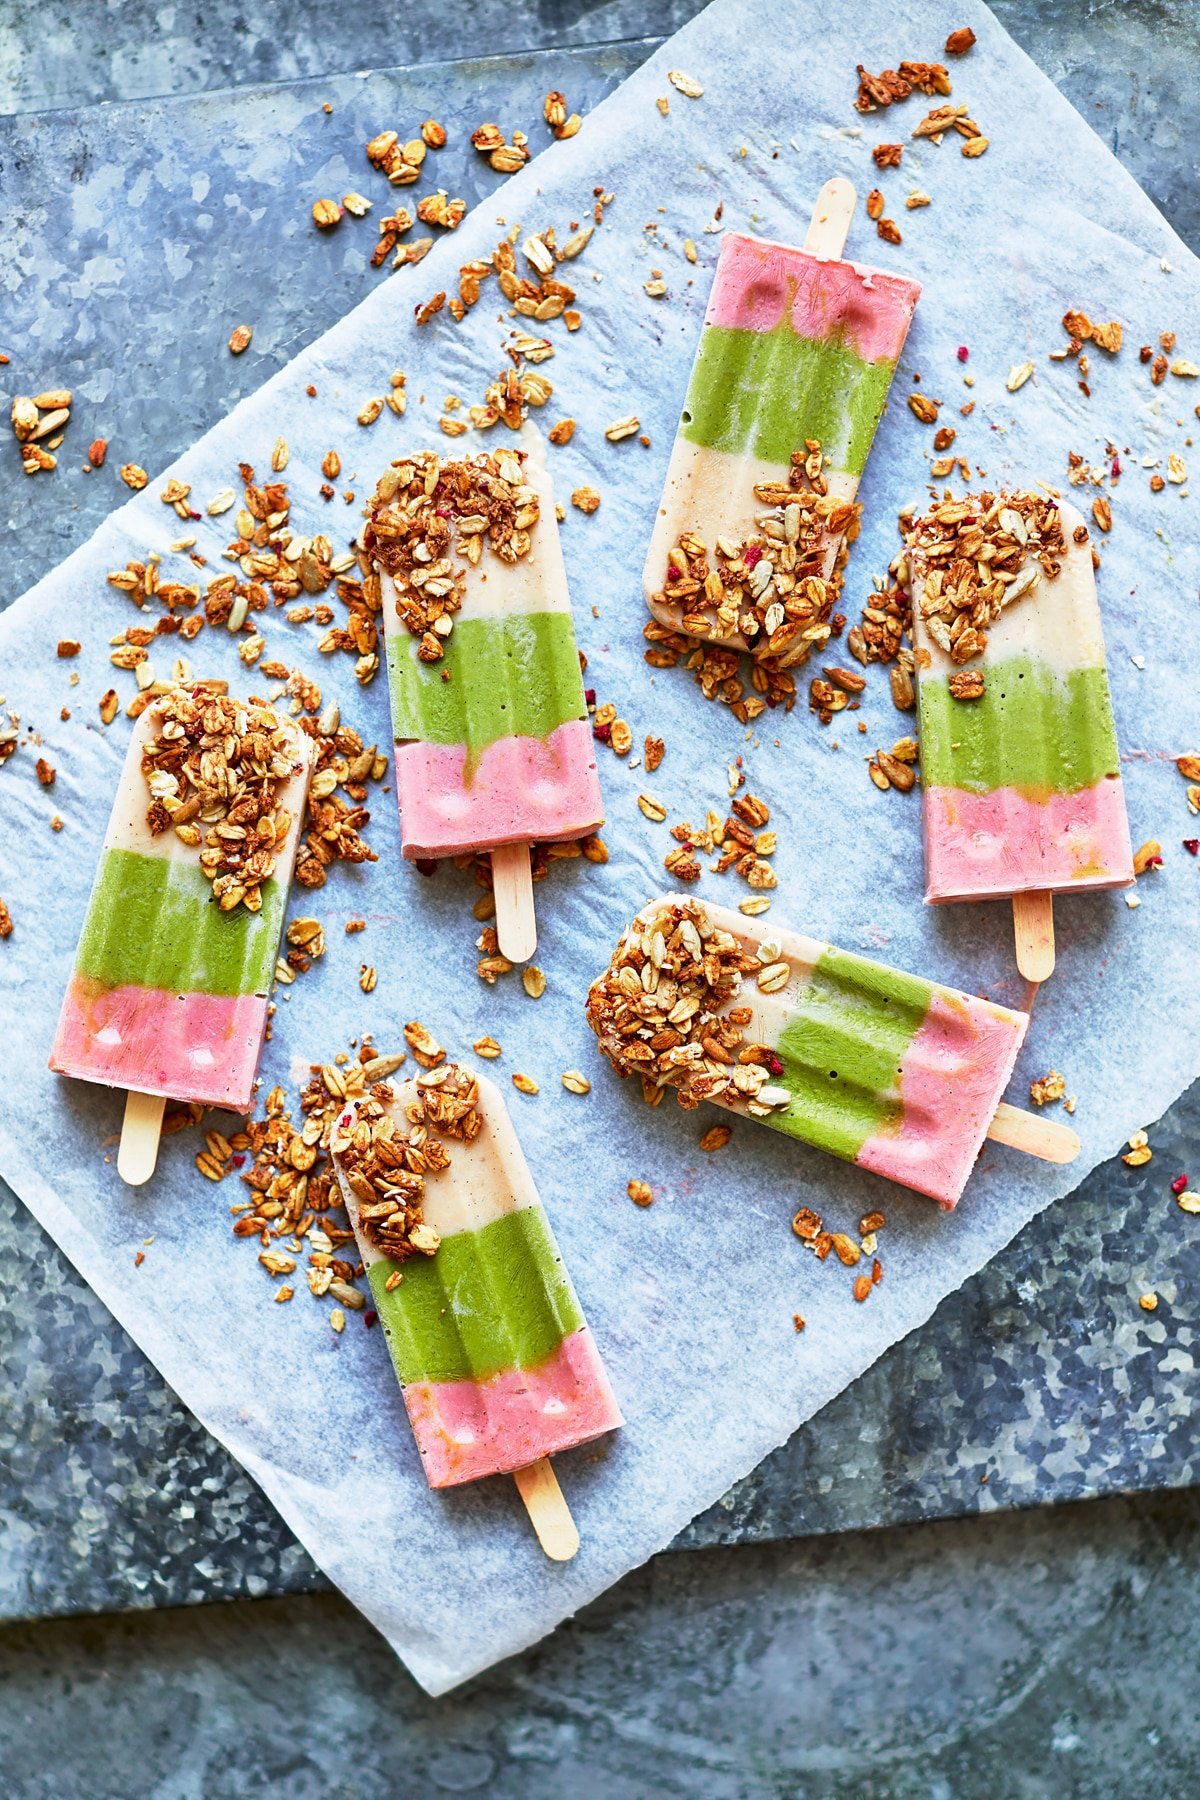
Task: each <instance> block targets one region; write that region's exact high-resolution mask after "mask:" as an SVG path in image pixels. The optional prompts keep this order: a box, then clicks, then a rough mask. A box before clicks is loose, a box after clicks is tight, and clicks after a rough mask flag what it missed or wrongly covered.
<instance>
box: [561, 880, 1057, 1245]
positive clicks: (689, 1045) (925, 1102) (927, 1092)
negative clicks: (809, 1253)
mask: <svg viewBox="0 0 1200 1800" xmlns="http://www.w3.org/2000/svg"><path fill="white" fill-rule="evenodd" d="M646 970H649V971H650V973H649V974H646V973H645V971H646ZM587 1018H588V1022H589V1024H590V1025H591V1027H592V1029H593V1031H595V1033H596V1036H597V1038H598V1040H599V1044H600V1049H601V1051H602V1052H603V1053H604V1055H605V1056H607V1057H608V1058H609V1060H610V1061H611V1063H612V1065H613V1067H614V1068H615V1069H616V1070H617V1072H618V1073H619V1074H622V1075H628V1074H639V1075H640V1076H641V1077H642V1080H643V1082H644V1083H646V1084H648V1085H649V1086H651V1087H661V1086H671V1087H674V1088H675V1089H676V1093H677V1098H678V1100H679V1103H680V1105H682V1106H685V1107H693V1106H696V1105H698V1104H699V1102H700V1101H701V1100H709V1101H712V1102H714V1103H715V1104H717V1105H719V1106H725V1107H728V1108H730V1109H731V1110H733V1111H735V1112H741V1113H744V1114H746V1115H747V1116H749V1117H751V1118H755V1119H758V1120H759V1121H760V1122H761V1123H762V1124H764V1125H767V1126H769V1127H770V1129H771V1130H772V1131H779V1132H783V1133H784V1134H785V1135H787V1136H789V1137H795V1138H799V1139H801V1140H802V1141H803V1142H804V1143H806V1144H813V1145H815V1146H817V1148H819V1149H822V1150H827V1151H829V1153H830V1154H831V1155H833V1156H838V1157H841V1158H842V1159H843V1160H844V1161H846V1162H851V1163H855V1164H856V1165H857V1166H858V1167H859V1168H862V1169H871V1170H873V1171H874V1172H875V1173H876V1174H879V1175H883V1176H886V1177H887V1178H888V1179H889V1180H891V1181H896V1182H900V1183H901V1184H902V1185H904V1186H905V1187H910V1188H914V1189H915V1190H916V1191H917V1192H918V1193H921V1194H927V1195H928V1196H929V1197H930V1199H933V1200H936V1201H937V1202H938V1204H939V1206H942V1207H943V1208H946V1209H947V1210H949V1209H950V1208H952V1207H954V1206H955V1205H956V1204H957V1202H958V1199H959V1196H960V1195H961V1193H962V1190H963V1188H964V1186H965V1184H966V1181H967V1178H968V1177H969V1175H970V1173H971V1170H972V1168H973V1167H974V1164H975V1160H976V1157H977V1156H978V1154H979V1150H980V1147H981V1146H982V1144H983V1140H984V1138H985V1136H986V1135H987V1131H988V1127H989V1125H990V1124H991V1121H992V1117H993V1114H994V1113H995V1111H996V1107H997V1105H998V1104H999V1102H1000V1100H1001V1097H1002V1095H1003V1093H1004V1089H1005V1087H1006V1086H1007V1084H1008V1081H1009V1078H1010V1077H1011V1075H1012V1071H1013V1065H1014V1063H1015V1061H1016V1057H1017V1052H1018V1051H1019V1050H1020V1047H1021V1043H1022V1040H1023V1038H1024V1036H1025V1032H1026V1029H1027V1027H1028V1024H1029V1020H1028V1017H1027V1016H1026V1014H1024V1013H1020V1012H1013V1011H1010V1010H1009V1009H1008V1008H1007V1007H1003V1006H995V1005H993V1004H992V1003H991V1002H990V1001H987V1000H980V999H976V998H975V997H974V996H972V995H970V994H963V993H960V992H958V990H957V989H954V988H948V987H943V986H941V985H940V984H938V983H936V982H932V981H926V980H924V979H923V978H921V977H920V976H916V975H907V974H904V973H903V972H902V971H900V970H899V969H892V968H889V967H887V966H886V965H885V964H883V963H879V962H874V961H871V960H870V959H868V958H867V957H863V956H857V955H854V954H852V953H850V952H848V951H844V950H838V949H835V948H834V946H833V945H832V944H827V943H821V942H819V941H818V940H816V939H814V938H807V937H801V936H799V935H798V934H797V933H795V932H791V931H785V930H781V929H779V928H778V927H775V926H772V928H771V930H770V934H769V936H767V935H765V934H759V933H756V932H755V931H754V930H753V929H752V926H751V922H750V921H748V920H747V919H746V918H745V917H744V916H743V915H742V914H740V913H736V912H732V911H730V910H729V909H728V908H726V907H721V906H708V905H702V904H701V903H700V902H698V901H695V900H689V899H687V898H685V897H684V896H682V895H668V896H666V897H665V898H663V899H660V900H654V901H652V902H651V903H650V904H649V905H648V906H646V907H644V908H643V909H642V911H641V912H640V913H639V914H638V916H637V918H636V919H635V920H634V921H633V923H632V925H631V926H630V927H629V928H628V930H627V931H626V932H625V934H624V935H623V937H622V938H621V941H620V943H619V945H618V946H617V951H616V954H615V956H614V957H613V960H612V963H611V964H610V966H609V968H608V969H607V970H606V971H605V972H604V974H603V975H602V976H600V978H599V979H598V980H597V981H596V982H594V983H593V985H592V988H591V990H590V992H589V994H588V1000H587Z"/></svg>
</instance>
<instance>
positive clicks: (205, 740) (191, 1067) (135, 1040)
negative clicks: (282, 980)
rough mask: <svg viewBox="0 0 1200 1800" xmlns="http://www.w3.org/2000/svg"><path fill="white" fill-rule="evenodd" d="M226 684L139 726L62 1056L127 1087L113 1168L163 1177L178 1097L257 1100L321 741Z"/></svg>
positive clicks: (246, 1103)
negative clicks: (157, 1163)
mask: <svg viewBox="0 0 1200 1800" xmlns="http://www.w3.org/2000/svg"><path fill="white" fill-rule="evenodd" d="M223 688H224V684H223V683H220V684H216V683H198V684H195V685H194V686H192V687H190V688H176V689H173V690H172V691H171V692H169V693H168V694H166V695H164V696H162V697H161V698H160V699H157V700H155V701H154V702H153V703H152V704H151V705H150V706H148V707H147V708H146V710H145V711H144V712H143V713H142V714H141V716H140V717H139V719H138V720H137V723H136V725H135V726H134V730H133V736H132V738H131V739H130V743H129V749H128V751H127V753H126V756H125V764H124V768H123V770H122V773H121V779H120V782H119V784H118V787H117V795H116V799H115V800H114V802H113V809H112V814H111V817H110V819H109V822H108V830H107V832H106V833H105V838H104V847H103V849H102V851H101V854H100V864H99V868H98V869H97V872H96V878H95V883H94V885H93V887H92V893H91V899H90V900H89V902H88V909H87V914H86V916H85V918H84V922H83V931H82V934H81V936H80V939H79V948H78V950H77V951H76V955H75V967H74V970H73V972H72V975H71V979H70V981H69V982H68V984H67V992H66V996H65V998H64V1000H63V1004H62V1011H61V1013H60V1015H59V1021H58V1030H57V1033H56V1035H55V1039H54V1047H53V1049H52V1050H51V1053H50V1067H51V1068H52V1069H56V1070H57V1071H58V1072H59V1073H60V1074H63V1075H74V1076H77V1077H78V1078H79V1079H80V1080H83V1081H95V1082H100V1083H102V1084H103V1085H104V1086H106V1087H116V1088H126V1089H127V1090H128V1091H129V1099H128V1103H127V1106H126V1113H125V1128H124V1130H123V1133H122V1139H121V1150H120V1153H119V1155H118V1160H117V1166H118V1169H119V1170H120V1172H121V1174H122V1175H123V1176H124V1178H125V1179H126V1180H127V1181H131V1182H133V1183H134V1184H135V1185H136V1184H137V1182H138V1181H144V1180H146V1179H148V1178H149V1176H150V1175H151V1174H152V1173H153V1169H154V1159H155V1156H156V1154H157V1147H158V1134H159V1126H160V1124H161V1121H162V1113H163V1106H164V1103H165V1101H166V1100H168V1099H171V1100H192V1101H199V1102H200V1103H201V1104H202V1105H204V1106H220V1107H228V1108H229V1109H230V1110H231V1111H234V1112H246V1111H248V1110H249V1108H250V1106H251V1104H252V1101H253V1097H254V1077H255V1073H256V1071H257V1068H258V1059H259V1055H260V1053H261V1050H262V1042H263V1034H264V1032H265V1030H266V1023H267V997H268V993H269V990H270V986H271V982H272V980H273V978H274V973H275V959H276V955H277V953H278V949H279V939H280V933H281V932H282V930H283V919H284V912H285V910H286V907H287V893H288V883H289V881H290V879H291V872H292V866H293V864H294V862H295V858H296V847H297V843H298V841H299V836H300V828H301V824H302V822H303V818H304V799H305V792H306V789H307V784H308V768H309V742H308V739H307V738H306V737H304V736H303V735H302V734H301V733H300V732H298V731H297V730H295V728H294V727H293V726H292V725H290V724H289V723H287V722H285V721H284V720H282V719H280V718H279V717H278V716H277V715H276V713H275V712H274V711H273V710H272V709H271V708H270V707H268V706H264V705H261V704H258V703H255V702H242V701H236V700H232V699H230V698H229V697H228V696H227V695H226V694H225V693H224V692H223Z"/></svg>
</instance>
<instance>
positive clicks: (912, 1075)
mask: <svg viewBox="0 0 1200 1800" xmlns="http://www.w3.org/2000/svg"><path fill="white" fill-rule="evenodd" d="M1028 1024H1029V1020H1028V1019H1027V1018H1026V1016H1025V1014H1024V1013H1020V1014H1016V1015H1014V1014H1012V1013H1009V1014H1004V1013H1002V1012H999V1011H998V1010H997V1009H996V1008H995V1007H992V1006H989V1005H988V1004H987V1002H986V1001H985V1000H976V999H974V998H972V997H971V996H970V995H967V994H964V995H962V996H961V997H958V998H956V999H954V1000H947V999H946V998H945V997H944V996H943V995H941V994H937V993H935V994H934V997H933V1000H932V1002H931V1003H930V1007H929V1011H928V1013H927V1014H926V1016H925V1019H924V1021H923V1023H922V1025H921V1027H920V1029H919V1030H918V1032H917V1034H916V1036H915V1037H914V1038H913V1040H912V1042H911V1043H910V1044H909V1046H908V1049H907V1050H906V1051H905V1052H904V1056H903V1058H902V1060H901V1063H900V1098H901V1100H902V1101H903V1104H904V1113H903V1117H902V1119H901V1121H900V1129H899V1131H897V1132H895V1133H894V1134H892V1135H884V1134H882V1133H879V1134H877V1135H876V1136H874V1137H870V1138H868V1139H867V1141H866V1143H865V1144H864V1145H863V1147H862V1149H861V1150H860V1151H859V1153H858V1155H857V1156H856V1157H855V1159H854V1160H855V1162H856V1163H857V1164H858V1166H859V1168H861V1169H872V1170H873V1171H874V1172H875V1174H876V1175H883V1176H886V1177H887V1179H888V1180H890V1181H899V1182H901V1183H903V1185H904V1186H905V1187H911V1188H915V1189H916V1190H917V1192H918V1193H921V1194H928V1195H929V1197H930V1199H931V1200H936V1201H937V1203H938V1205H939V1206H940V1207H942V1208H943V1210H944V1211H946V1212H950V1211H952V1210H953V1208H954V1207H955V1206H956V1205H957V1204H958V1200H959V1196H960V1195H961V1193H962V1191H963V1188H964V1187H965V1186H966V1183H967V1178H968V1176H969V1175H970V1173H971V1170H972V1169H973V1168H974V1166H975V1159H976V1157H977V1156H978V1155H979V1150H980V1146H981V1145H982V1143H983V1140H984V1138H985V1137H986V1136H987V1128H988V1126H989V1125H990V1124H991V1122H992V1116H993V1114H994V1113H995V1111H996V1108H997V1106H998V1105H999V1103H1000V1100H1001V1099H1002V1097H1003V1094H1004V1090H1005V1088H1006V1087H1007V1086H1008V1081H1009V1077H1010V1076H1011V1074H1012V1071H1013V1064H1014V1063H1015V1062H1016V1060H1017V1052H1018V1050H1019V1049H1020V1048H1021V1043H1022V1040H1023V1038H1024V1036H1025V1031H1026V1029H1027V1027H1028Z"/></svg>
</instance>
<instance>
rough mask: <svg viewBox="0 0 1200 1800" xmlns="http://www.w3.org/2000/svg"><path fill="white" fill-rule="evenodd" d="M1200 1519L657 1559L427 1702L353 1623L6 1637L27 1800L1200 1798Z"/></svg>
mask: <svg viewBox="0 0 1200 1800" xmlns="http://www.w3.org/2000/svg"><path fill="white" fill-rule="evenodd" d="M1198 1525H1200V1499H1198V1498H1197V1496H1195V1495H1179V1496H1175V1497H1173V1498H1171V1499H1167V1498H1165V1497H1160V1496H1154V1497H1141V1498H1139V1499H1136V1500H1112V1501H1103V1502H1097V1503H1093V1504H1092V1505H1090V1506H1087V1507H1065V1508H1057V1509H1054V1510H1050V1511H1042V1512H1037V1513H1031V1514H1024V1515H1021V1514H1015V1515H1010V1516H1008V1517H1006V1518H1002V1519H992V1520H989V1521H970V1522H966V1521H960V1522H955V1523H952V1524H941V1525H927V1526H923V1527H920V1528H915V1529H914V1528H910V1529H906V1530H894V1531H889V1532H873V1533H860V1534H850V1535H847V1536H844V1537H841V1538H839V1539H838V1540H837V1541H836V1542H835V1543H831V1542H828V1541H826V1542H816V1541H812V1540H810V1541H808V1542H806V1543H802V1544H793V1545H771V1546H762V1547H760V1548H757V1549H742V1550H736V1551H733V1550H710V1551H708V1552H706V1553H705V1554H703V1555H697V1556H669V1557H661V1558H659V1559H658V1560H657V1561H656V1562H655V1563H653V1564H652V1565H651V1566H650V1567H649V1568H647V1569H644V1570H641V1571H639V1572H638V1573H637V1574H636V1575H632V1576H630V1577H628V1579H627V1580H625V1581H624V1582H622V1583H621V1584H620V1586H619V1587H617V1588H615V1589H613V1590H612V1591H611V1592H610V1593H608V1594H606V1595H605V1596H604V1598H603V1599H602V1600H601V1601H599V1602H597V1603H596V1604H595V1605H594V1606H591V1607H589V1608H588V1609H587V1611H586V1612H585V1613H583V1614H581V1615H580V1616H579V1617H578V1618H577V1619H575V1620H574V1621H572V1622H571V1623H570V1624H568V1625H564V1626H563V1627H562V1628H561V1630H560V1631H559V1632H557V1633H556V1634H555V1636H554V1637H553V1638H551V1639H549V1640H548V1641H547V1642H546V1643H544V1644H542V1645H540V1646H539V1647H538V1648H537V1649H536V1650H533V1651H531V1652H529V1653H527V1654H526V1655H524V1656H522V1657H520V1658H518V1659H516V1660H515V1661H513V1662H511V1663H508V1664H504V1665H502V1666H501V1667H500V1668H498V1669H495V1670H493V1671H491V1672H490V1673H489V1674H488V1675H487V1676H485V1677H482V1678H481V1679H479V1680H477V1681H475V1682H473V1683H472V1684H471V1685H470V1686H469V1687H467V1688H464V1689H462V1690H460V1691H459V1692H458V1693H456V1694H452V1695H449V1696H448V1697H447V1698H445V1699H444V1700H440V1701H431V1700H429V1699H427V1698H426V1697H425V1696H424V1695H423V1694H422V1693H421V1692H420V1691H419V1690H418V1689H417V1688H415V1687H414V1685H413V1684H412V1682H411V1681H410V1680H409V1678H408V1677H407V1676H406V1674H405V1673H404V1671H403V1669H402V1668H401V1667H400V1666H399V1664H398V1663H396V1662H395V1660H394V1659H393V1658H392V1657H391V1656H390V1655H389V1653H388V1652H387V1650H386V1649H385V1648H384V1646H383V1644H382V1642H381V1640H380V1639H378V1638H377V1637H376V1636H375V1635H374V1634H373V1633H372V1632H371V1630H370V1628H369V1627H368V1626H367V1625H365V1624H364V1623H363V1621H362V1619H361V1618H360V1617H359V1616H358V1615H357V1614H355V1613H354V1612H352V1611H351V1609H350V1608H349V1607H348V1606H346V1605H345V1604H344V1603H343V1602H342V1601H341V1600H339V1599H336V1598H335V1597H333V1596H331V1595H312V1596H309V1597H306V1598H294V1599H291V1600H283V1601H275V1600H272V1601H262V1602H258V1603H254V1602H237V1603H234V1604H231V1605H228V1606H211V1607H203V1608H199V1609H196V1610H192V1611H190V1612H186V1613H180V1612H174V1613H160V1614H156V1615H155V1616H153V1617H151V1618H143V1617H133V1616H129V1617H126V1618H124V1619H103V1620H89V1621H86V1622H83V1623H79V1622H72V1623H56V1624H51V1625H40V1626H16V1627H11V1628H9V1630H8V1631H6V1632H4V1633H2V1634H0V1696H2V1700H0V1770H3V1771H4V1777H5V1779H4V1788H5V1791H6V1794H7V1795H9V1796H12V1797H13V1800H64V1797H67V1800H76V1796H78V1797H79V1800H235V1797H236V1800H241V1797H242V1796H247V1795H256V1796H263V1797H265V1800H399V1796H409V1795H412V1796H418V1795H419V1796H427V1795H428V1796H434V1795H439V1794H482V1795H487V1796H489V1800H505V1797H506V1796H514V1797H516V1796H520V1797H521V1800H563V1797H564V1796H580V1797H581V1800H593V1797H595V1800H642V1796H645V1795H648V1794H651V1793H654V1794H661V1795H678V1796H685V1795H686V1796H693V1795H700V1796H702V1797H703V1800H758V1797H759V1796H762V1797H764V1800H775V1797H778V1800H783V1797H784V1796H787V1797H788V1800H793V1797H796V1800H799V1797H800V1796H803V1797H804V1800H818V1797H819V1796H826V1795H828V1796H839V1797H844V1800H867V1797H874V1800H885V1797H886V1800H974V1797H975V1796H979V1797H980V1800H984V1797H986V1800H1043V1797H1044V1796H1047V1795H1053V1796H1054V1797H1055V1800H1105V1797H1108V1796H1125V1795H1132V1794H1140V1793H1150V1794H1156V1795H1165V1796H1170V1797H1171V1800H1183V1797H1184V1796H1188V1795H1194V1794H1195V1793H1197V1792H1198V1791H1200V1752H1198V1751H1197V1748H1196V1744H1195V1726H1194V1720H1193V1714H1194V1706H1193V1701H1192V1694H1191V1682H1190V1671H1191V1666H1192V1661H1193V1653H1194V1642H1195V1638H1194V1630H1195V1620H1196V1618H1197V1616H1198V1614H1200V1567H1198V1563H1197V1558H1196V1555H1195V1550H1194V1544H1195V1535H1196V1530H1197V1526H1198Z"/></svg>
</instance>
